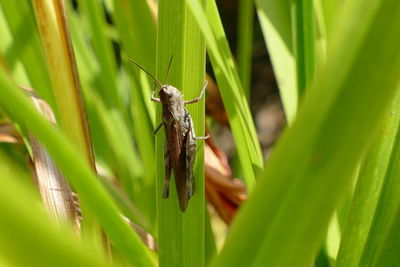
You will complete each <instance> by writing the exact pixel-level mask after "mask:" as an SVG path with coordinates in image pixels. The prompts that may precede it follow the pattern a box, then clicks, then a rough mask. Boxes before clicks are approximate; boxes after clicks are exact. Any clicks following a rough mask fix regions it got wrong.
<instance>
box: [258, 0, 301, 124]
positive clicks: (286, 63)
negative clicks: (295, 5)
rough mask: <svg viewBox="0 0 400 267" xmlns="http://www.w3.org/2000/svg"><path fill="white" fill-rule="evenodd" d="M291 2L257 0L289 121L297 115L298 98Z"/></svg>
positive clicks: (286, 0) (262, 26)
mask: <svg viewBox="0 0 400 267" xmlns="http://www.w3.org/2000/svg"><path fill="white" fill-rule="evenodd" d="M291 2H292V1H290V0H256V6H257V14H258V19H259V21H260V25H261V30H262V32H263V34H264V39H265V42H266V45H267V48H268V52H269V56H270V58H271V61H272V65H273V67H274V72H275V77H276V79H277V82H278V86H279V92H280V95H281V98H282V103H283V107H284V109H285V114H286V118H287V121H288V123H289V124H292V123H293V121H294V119H295V117H296V113H297V102H298V92H297V85H296V63H295V60H294V55H293V40H292V38H293V37H292V27H291V14H290V9H291Z"/></svg>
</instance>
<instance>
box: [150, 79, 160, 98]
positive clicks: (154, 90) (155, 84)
mask: <svg viewBox="0 0 400 267" xmlns="http://www.w3.org/2000/svg"><path fill="white" fill-rule="evenodd" d="M156 88H157V83H156V81H154V88H153V92H152V93H151V101H154V102H157V103H161V99H159V98H158V97H155V96H154V94H155V93H156Z"/></svg>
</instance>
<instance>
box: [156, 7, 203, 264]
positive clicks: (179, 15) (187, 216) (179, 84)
mask: <svg viewBox="0 0 400 267" xmlns="http://www.w3.org/2000/svg"><path fill="white" fill-rule="evenodd" d="M201 3H202V4H201V5H204V3H205V1H201ZM172 55H173V56H174V59H173V62H172V65H171V69H170V74H169V77H168V83H169V84H171V85H173V86H174V87H176V88H178V89H180V90H182V92H183V94H184V98H185V99H186V100H189V99H193V98H195V97H197V96H198V95H199V94H200V91H201V88H202V87H203V85H204V81H205V42H204V39H203V37H202V36H201V33H200V30H199V28H198V27H197V24H196V22H195V20H194V18H193V16H192V14H191V12H190V11H189V10H188V8H187V7H186V5H185V1H184V0H172V1H166V0H162V1H159V6H158V31H157V77H158V79H160V80H161V81H162V82H165V81H164V77H165V74H166V70H167V66H168V62H169V60H170V58H171V56H172ZM187 109H188V110H189V112H190V114H191V116H192V118H193V122H194V128H195V132H196V134H197V136H204V126H205V123H204V98H203V99H202V100H201V101H200V102H198V103H195V104H193V105H188V106H187ZM160 115H161V105H157V120H156V121H157V122H160ZM164 138H165V137H164V134H162V133H159V134H158V135H157V137H156V164H157V202H158V205H157V214H158V238H159V259H160V266H161V267H163V266H199V267H200V266H204V258H205V253H204V232H205V227H204V211H205V207H204V201H205V200H204V164H203V163H204V153H203V149H204V143H203V141H197V149H196V150H197V155H196V164H195V167H194V175H195V183H196V189H195V190H196V192H195V194H194V196H193V197H192V199H191V200H190V201H189V205H188V208H187V210H186V212H185V213H182V212H181V211H180V210H179V206H178V200H177V197H176V190H175V182H174V180H173V179H172V181H173V182H172V181H171V185H170V197H169V199H163V198H162V192H163V188H164V142H165V141H164Z"/></svg>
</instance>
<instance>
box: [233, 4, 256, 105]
mask: <svg viewBox="0 0 400 267" xmlns="http://www.w3.org/2000/svg"><path fill="white" fill-rule="evenodd" d="M238 12H239V18H238V45H237V65H238V73H239V76H240V80H241V82H242V87H243V90H244V93H245V95H246V97H247V99H250V88H251V63H252V56H253V23H254V2H253V1H250V0H240V1H239V9H238Z"/></svg>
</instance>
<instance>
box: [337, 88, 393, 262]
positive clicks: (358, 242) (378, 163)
mask: <svg viewBox="0 0 400 267" xmlns="http://www.w3.org/2000/svg"><path fill="white" fill-rule="evenodd" d="M399 107H400V94H399V93H398V94H397V96H396V98H395V100H394V102H393V105H392V109H391V110H396V111H398V110H400V109H399ZM399 121H400V113H399V112H394V113H393V112H392V111H388V112H387V113H386V114H385V122H384V123H383V125H382V126H381V127H380V128H379V135H378V136H377V137H376V138H375V140H374V141H373V143H372V147H371V149H369V152H368V153H367V154H366V158H365V159H364V162H363V165H362V167H361V170H360V173H359V176H358V181H357V186H356V189H355V192H354V196H353V200H352V203H351V207H350V212H349V217H348V219H347V222H346V225H345V228H344V231H343V237H342V240H341V242H340V249H339V254H338V257H337V261H336V266H337V267H342V266H343V267H344V266H358V265H359V263H360V260H361V256H362V252H363V249H364V247H365V244H366V241H367V237H368V232H369V230H370V227H371V224H372V219H373V217H374V212H375V209H376V206H377V203H378V199H379V195H380V194H379V192H380V191H381V188H382V184H383V181H384V176H385V173H386V170H387V166H388V162H389V159H390V154H391V151H392V148H393V142H394V140H395V135H396V129H397V127H398V125H399Z"/></svg>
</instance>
